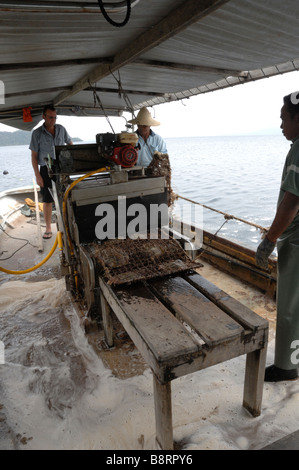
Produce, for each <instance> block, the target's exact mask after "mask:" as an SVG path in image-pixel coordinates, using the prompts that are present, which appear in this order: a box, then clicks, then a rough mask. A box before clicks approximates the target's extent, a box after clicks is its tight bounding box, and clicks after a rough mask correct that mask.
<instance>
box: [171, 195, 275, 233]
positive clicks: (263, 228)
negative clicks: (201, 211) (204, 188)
mask: <svg viewBox="0 0 299 470" xmlns="http://www.w3.org/2000/svg"><path fill="white" fill-rule="evenodd" d="M178 198H180V199H184V200H185V201H188V202H191V203H192V204H197V205H199V206H202V207H204V208H205V209H209V210H211V211H214V212H218V214H221V215H223V216H224V218H225V219H226V220H230V219H235V220H238V221H239V222H243V223H244V224H247V225H251V226H252V227H255V228H257V229H259V230H260V231H261V232H263V233H266V232H267V231H268V229H266V228H265V227H262V226H261V225H258V224H255V223H254V222H250V221H249V220H244V219H241V218H240V217H236V216H234V215H231V214H227V213H226V212H222V211H219V210H218V209H214V208H213V207H209V206H206V205H205V204H201V203H200V202H196V201H192V199H188V198H187V197H184V196H180V195H179V194H177V195H176V199H178Z"/></svg>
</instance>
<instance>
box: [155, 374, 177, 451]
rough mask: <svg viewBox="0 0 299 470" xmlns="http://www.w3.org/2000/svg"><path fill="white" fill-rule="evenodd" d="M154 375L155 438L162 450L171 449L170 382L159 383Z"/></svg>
mask: <svg viewBox="0 0 299 470" xmlns="http://www.w3.org/2000/svg"><path fill="white" fill-rule="evenodd" d="M153 377H154V399H155V417H156V439H157V441H158V444H159V445H160V447H161V449H162V450H173V432H172V410H171V383H170V382H167V383H166V384H161V383H160V382H159V381H158V380H157V378H156V376H155V375H154V374H153Z"/></svg>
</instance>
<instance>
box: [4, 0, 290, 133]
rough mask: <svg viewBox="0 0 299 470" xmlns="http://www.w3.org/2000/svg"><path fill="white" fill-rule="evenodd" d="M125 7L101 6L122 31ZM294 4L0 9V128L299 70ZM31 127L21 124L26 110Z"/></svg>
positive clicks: (234, 1)
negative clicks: (48, 107)
mask: <svg viewBox="0 0 299 470" xmlns="http://www.w3.org/2000/svg"><path fill="white" fill-rule="evenodd" d="M128 3H129V2H128V1H121V2H119V1H118V2H109V0H108V1H107V2H105V3H104V6H105V9H106V11H107V12H108V15H109V17H110V18H113V20H115V21H116V22H122V21H123V20H124V18H125V16H126V14H127V4H128ZM297 18H299V2H298V1H296V0H284V1H281V0H264V1H263V2H261V1H260V0H185V1H182V0H151V1H150V2H149V1H148V0H131V12H130V15H129V18H128V22H127V23H126V24H125V25H124V26H122V27H117V26H113V25H111V24H110V23H109V22H108V20H107V19H106V18H105V17H104V16H103V14H102V12H101V10H100V7H99V2H98V1H91V2H85V1H80V0H75V1H74V0H73V1H67V0H56V1H54V0H53V1H52V0H45V1H12V0H8V1H6V2H4V1H0V26H1V27H0V51H1V53H0V54H1V60H0V80H1V82H2V85H3V87H4V98H3V97H2V99H1V89H0V122H2V123H4V124H7V125H11V126H13V127H16V128H19V129H25V130H31V129H32V128H33V127H34V126H35V125H36V124H37V123H38V122H39V121H40V119H41V112H42V108H43V106H44V105H45V104H48V103H53V104H54V105H55V106H56V107H57V109H58V111H59V113H60V114H64V115H77V116H101V115H104V114H107V115H109V116H113V115H114V116H117V115H121V114H122V113H123V112H124V111H132V110H138V109H140V108H141V107H142V106H152V105H156V104H160V103H165V102H169V101H175V100H179V99H183V98H186V97H190V96H194V95H198V94H201V93H207V92H211V91H215V90H218V89H222V88H226V87H230V86H235V85H237V84H240V83H242V84H244V83H248V82H251V81H252V80H259V79H262V78H264V77H270V76H274V75H277V74H281V73H287V72H290V71H293V70H298V69H299V28H298V20H297ZM27 107H30V108H31V110H30V111H31V114H32V117H33V121H32V122H24V120H23V108H27Z"/></svg>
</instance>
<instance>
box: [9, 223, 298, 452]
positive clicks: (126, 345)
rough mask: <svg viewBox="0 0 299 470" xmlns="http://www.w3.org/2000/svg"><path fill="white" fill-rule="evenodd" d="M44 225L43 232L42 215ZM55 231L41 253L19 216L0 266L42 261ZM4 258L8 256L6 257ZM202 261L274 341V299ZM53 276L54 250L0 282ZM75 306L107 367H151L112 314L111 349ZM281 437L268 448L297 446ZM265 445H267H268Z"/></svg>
mask: <svg viewBox="0 0 299 470" xmlns="http://www.w3.org/2000/svg"><path fill="white" fill-rule="evenodd" d="M41 225H42V230H43V231H44V229H43V218H42V217H41ZM52 231H53V237H52V239H50V240H43V247H44V251H43V252H40V251H38V248H37V227H36V222H35V220H34V218H31V217H25V216H24V215H20V216H18V217H17V218H16V219H15V220H13V221H12V222H11V224H10V226H6V228H5V233H1V235H0V257H1V258H2V261H1V266H2V267H4V268H7V269H10V270H23V269H27V268H30V267H32V266H33V265H36V264H37V263H39V262H40V261H41V260H42V259H43V258H44V257H45V256H46V254H47V253H48V252H49V251H50V249H51V248H52V245H53V243H54V240H55V235H56V225H55V224H54V223H53V225H52ZM12 237H13V238H12ZM16 239H18V240H16ZM19 248H20V249H19ZM17 250H18V251H17ZM13 253H15V254H13ZM11 255H12V256H11ZM3 258H7V259H5V260H3ZM200 262H201V263H202V264H203V266H202V268H200V269H199V272H200V274H201V275H202V276H204V277H205V278H206V279H207V280H209V281H210V282H212V283H213V284H215V285H217V286H218V287H220V288H221V289H222V290H224V291H226V292H227V293H228V294H229V295H231V296H232V297H234V298H235V299H237V300H239V301H240V302H241V303H243V304H244V305H246V306H247V307H249V308H250V309H251V310H253V311H254V312H256V313H258V314H259V315H260V316H262V317H263V318H265V319H267V320H268V321H269V326H270V331H269V342H271V340H272V339H273V338H274V331H275V315H276V308H275V302H274V300H273V299H271V298H269V297H267V296H265V295H264V294H263V293H262V292H259V291H258V290H257V289H255V288H253V287H250V286H248V285H247V284H245V282H242V281H239V280H238V279H235V278H233V277H232V276H230V275H228V274H225V273H223V272H221V271H220V270H219V269H217V268H214V267H213V266H211V265H209V264H208V263H207V262H206V261H202V260H200ZM53 278H55V279H59V278H61V275H60V268H59V254H58V250H56V251H55V252H54V254H53V256H52V257H51V258H50V259H49V261H48V262H47V263H45V264H44V265H43V266H42V267H40V268H39V269H37V270H36V271H32V272H30V273H27V274H22V275H21V274H19V275H7V274H4V273H2V272H1V273H0V285H2V284H4V283H6V282H8V281H15V280H20V281H29V282H43V281H47V280H51V279H53ZM74 307H75V309H76V312H77V313H78V315H79V317H80V316H81V323H82V325H83V326H84V328H85V330H86V332H87V333H88V335H87V337H88V341H89V344H90V345H91V346H92V349H93V351H95V352H96V353H97V355H98V356H99V357H100V359H101V360H102V362H103V364H104V365H105V367H107V368H108V369H110V370H111V372H112V374H113V375H114V376H115V377H117V378H119V379H121V380H126V379H130V378H132V377H136V376H138V375H139V376H142V374H144V373H145V371H146V370H147V368H148V366H147V365H146V363H145V362H144V360H143V358H142V357H141V355H140V353H139V352H138V350H137V349H136V348H135V346H134V344H133V342H132V341H131V339H130V338H129V336H128V335H127V333H126V332H125V330H124V328H123V327H122V325H121V324H120V323H119V321H118V320H117V318H116V317H115V316H113V324H114V331H115V335H114V338H115V344H114V347H113V348H112V349H110V348H108V347H107V345H106V343H105V337H104V332H103V331H99V330H96V329H95V328H94V325H93V324H92V323H89V322H88V320H87V319H86V318H84V312H82V311H81V310H80V306H79V305H78V304H76V303H75V304H74ZM12 328H14V326H12ZM64 328H66V329H67V330H69V327H67V326H66V325H64ZM67 330H66V335H67ZM67 337H68V336H67ZM68 341H71V339H70V338H69V339H68ZM79 369H80V370H82V364H81V365H80V366H79ZM76 374H78V380H79V381H80V379H79V370H78V371H77V373H76ZM76 374H75V375H76ZM0 405H1V407H3V409H1V411H3V410H5V403H2V402H1V403H0ZM1 427H2V431H1V432H2V434H3V433H4V434H5V433H6V434H7V433H10V432H11V431H10V430H9V429H8V428H7V426H6V425H5V420H3V422H2V424H1ZM1 432H0V437H1ZM7 435H8V434H7ZM280 436H281V434H279V433H278V434H275V435H273V437H272V438H271V440H269V449H274V448H280V447H281V446H283V448H284V449H288V448H294V446H296V438H297V435H296V434H290V436H289V438H288V437H287V436H283V441H281V442H280V441H279V440H278V438H279V437H280ZM181 445H182V444H181ZM12 447H13V448H15V447H16V445H15V444H12ZM179 447H180V445H179V444H176V448H179ZM265 448H267V447H266V446H265ZM297 448H298V447H297Z"/></svg>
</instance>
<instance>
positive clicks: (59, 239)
mask: <svg viewBox="0 0 299 470" xmlns="http://www.w3.org/2000/svg"><path fill="white" fill-rule="evenodd" d="M103 171H107V168H100V169H98V170H95V171H91V172H90V173H87V174H86V175H84V176H81V177H80V178H78V179H77V180H76V181H74V182H73V183H72V184H71V185H70V186H69V187H68V189H67V190H66V191H65V193H64V197H63V203H62V211H63V216H64V220H65V228H66V234H67V238H68V242H69V247H70V251H71V255H73V254H74V251H73V244H72V241H71V237H70V233H69V228H68V224H67V220H66V201H67V197H68V195H69V192H70V191H71V190H72V189H73V187H74V186H76V184H77V183H79V182H80V181H82V180H84V179H85V178H88V177H89V176H92V175H94V174H95V173H101V172H103ZM57 245H58V246H59V249H60V251H62V249H63V242H62V233H61V232H57V235H56V238H55V242H54V245H53V246H52V249H51V251H50V252H49V253H48V255H47V256H46V257H45V258H44V259H43V260H42V261H41V262H40V263H38V264H36V265H35V266H33V267H32V268H28V269H24V270H23V271H12V270H10V269H5V268H2V267H1V266H0V271H2V272H4V273H6V274H16V275H18V274H27V273H30V272H31V271H35V269H38V268H40V267H41V266H42V265H43V264H45V263H46V262H47V261H48V259H49V258H51V256H52V255H53V253H54V251H55V250H56V247H57ZM75 281H76V287H77V276H75ZM77 288H78V287H77Z"/></svg>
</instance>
